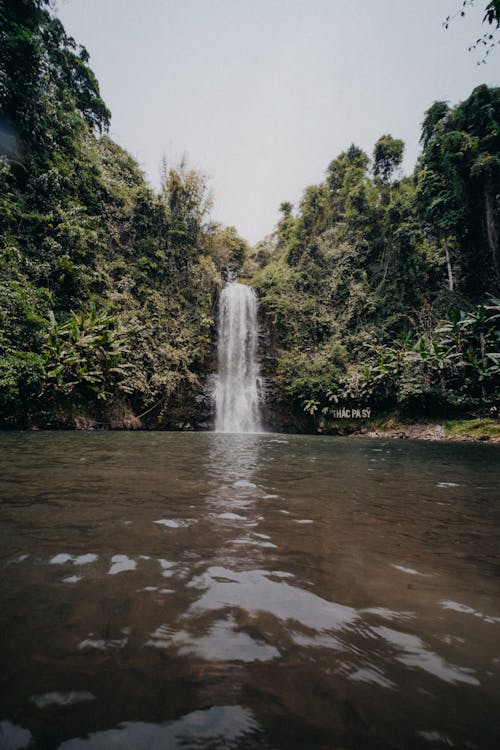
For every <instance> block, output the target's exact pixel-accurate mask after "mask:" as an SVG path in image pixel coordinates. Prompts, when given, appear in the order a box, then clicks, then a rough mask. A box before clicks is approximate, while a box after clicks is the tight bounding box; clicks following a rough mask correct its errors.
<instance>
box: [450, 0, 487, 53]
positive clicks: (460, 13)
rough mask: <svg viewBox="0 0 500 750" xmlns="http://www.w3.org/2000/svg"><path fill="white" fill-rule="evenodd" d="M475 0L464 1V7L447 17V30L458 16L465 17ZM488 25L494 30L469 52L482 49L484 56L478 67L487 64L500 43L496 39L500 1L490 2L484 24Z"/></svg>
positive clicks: (478, 41)
mask: <svg viewBox="0 0 500 750" xmlns="http://www.w3.org/2000/svg"><path fill="white" fill-rule="evenodd" d="M474 2H475V0H462V5H461V7H460V8H459V10H457V12H456V13H455V14H454V15H453V16H447V17H446V19H445V21H444V24H443V25H444V27H445V29H447V28H448V27H449V25H450V22H451V21H452V20H453V19H454V18H456V17H457V16H462V17H463V16H465V13H466V8H467V7H471V6H473V5H474ZM484 23H488V24H489V25H490V26H491V27H492V28H491V30H490V31H486V32H484V34H482V36H480V37H479V38H478V39H476V41H475V42H474V43H473V44H471V46H470V47H469V52H472V51H475V50H477V49H478V48H482V50H483V52H484V55H483V57H482V58H481V59H480V60H478V61H477V65H482V64H484V63H485V62H486V58H487V57H488V56H489V55H490V54H491V52H492V51H493V49H494V48H495V47H496V46H497V44H498V43H499V42H500V40H499V39H498V38H495V35H496V33H497V32H498V30H499V29H500V0H490V2H489V3H488V4H487V5H486V7H485V9H484V16H483V24H484Z"/></svg>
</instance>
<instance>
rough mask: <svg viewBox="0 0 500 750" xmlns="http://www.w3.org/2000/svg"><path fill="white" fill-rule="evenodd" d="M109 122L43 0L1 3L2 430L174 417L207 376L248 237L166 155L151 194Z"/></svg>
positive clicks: (191, 173) (187, 408) (81, 55)
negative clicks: (225, 284)
mask: <svg viewBox="0 0 500 750" xmlns="http://www.w3.org/2000/svg"><path fill="white" fill-rule="evenodd" d="M109 122H110V113H109V111H108V109H107V108H106V105H105V104H104V102H103V101H102V98H101V96H100V92H99V86H98V83H97V81H96V78H95V76H94V74H93V72H92V70H91V69H90V67H89V65H88V54H87V52H86V50H85V49H84V48H82V47H79V46H78V45H77V44H76V42H75V41H74V40H73V39H72V38H71V37H69V36H68V35H67V34H66V32H65V31H64V28H63V26H62V25H61V23H60V21H59V20H58V19H57V17H56V16H55V15H54V13H53V12H52V10H51V7H50V5H49V3H48V2H45V1H44V0H1V2H0V420H1V423H2V424H3V425H4V426H9V425H21V426H23V425H28V424H42V425H45V426H47V425H53V426H58V425H67V426H73V425H74V424H75V420H80V421H82V420H83V423H85V420H87V423H88V424H92V423H98V424H104V425H106V424H107V425H112V426H124V425H125V426H126V425H129V426H134V425H136V424H138V423H139V422H138V420H137V417H138V416H139V415H143V414H144V412H146V413H147V414H146V416H145V417H144V418H143V420H142V423H143V424H168V423H169V420H170V422H172V420H174V421H175V419H181V420H182V418H183V417H184V415H185V414H187V415H188V416H189V414H190V413H191V412H192V411H193V403H194V398H195V396H196V395H197V394H199V392H200V388H201V386H202V382H203V379H204V376H205V372H206V371H207V370H208V369H209V359H210V357H211V356H212V349H213V347H212V345H211V336H212V332H213V328H214V319H213V314H214V300H215V298H216V294H217V290H218V288H219V287H220V285H221V284H222V280H223V276H224V275H225V273H226V271H227V269H228V268H230V267H232V266H234V265H238V264H239V262H240V259H241V257H242V256H243V255H244V254H245V252H246V245H245V243H244V241H243V240H241V239H240V238H239V237H238V235H237V234H236V231H235V230H234V229H232V228H229V229H222V228H221V227H218V226H215V225H213V224H210V222H209V220H208V210H209V208H210V195H209V192H208V190H207V183H206V179H205V177H204V176H203V175H201V174H200V173H198V172H197V171H196V170H193V169H191V168H190V167H189V165H188V164H187V163H186V161H185V160H183V161H182V162H181V163H180V164H179V165H166V164H163V165H162V186H161V190H160V192H159V193H158V194H157V193H155V192H154V191H153V190H152V189H151V188H150V187H149V186H148V185H147V183H146V182H145V180H144V177H143V175H142V173H141V171H140V170H139V168H138V166H137V164H136V163H135V162H134V160H133V159H132V158H131V157H130V156H129V154H127V152H126V151H124V150H123V149H122V148H120V147H119V146H118V145H117V144H116V143H114V142H113V141H112V140H111V139H110V138H109V137H108V136H107V135H106V131H107V129H108V126H109ZM148 420H149V421H148Z"/></svg>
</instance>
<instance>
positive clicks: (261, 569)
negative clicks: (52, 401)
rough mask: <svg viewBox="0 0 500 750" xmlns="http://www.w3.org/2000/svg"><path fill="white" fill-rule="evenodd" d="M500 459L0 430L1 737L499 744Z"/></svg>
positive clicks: (161, 742)
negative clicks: (499, 497)
mask: <svg viewBox="0 0 500 750" xmlns="http://www.w3.org/2000/svg"><path fill="white" fill-rule="evenodd" d="M499 458H500V447H498V446H488V445H460V444H457V443H453V444H450V443H417V442H412V441H404V442H399V441H397V442H394V441H379V440H363V439H345V438H339V439H336V438H331V437H308V436H306V437H304V436H281V435H255V436H253V435H223V434H214V433H212V434H210V433H204V434H200V433H198V434H179V433H134V434H132V433H43V432H41V433H30V434H27V433H9V434H5V433H4V434H2V435H0V487H1V504H0V509H1V510H0V518H1V524H0V542H1V547H0V550H1V552H0V554H1V558H0V567H1V589H2V591H1V601H0V629H1V633H0V638H1V640H0V650H1V654H0V666H1V669H0V748H1V749H2V750H21V749H22V748H30V749H32V748H36V749H37V750H42V749H43V750H55V749H56V748H59V749H60V750H108V748H109V749H111V748H112V749H113V750H125V748H127V749H128V750H156V749H157V748H158V750H165V749H169V748H172V749H174V750H175V749H177V748H178V749H179V750H180V749H181V748H182V749H183V750H184V749H190V748H204V749H205V748H208V749H209V750H211V749H212V748H213V749H219V748H231V749H232V748H259V749H264V750H271V749H272V748H275V749H277V750H281V748H283V749H285V748H286V749H287V750H289V749H290V750H295V749H296V748H301V749H305V750H320V749H321V750H334V749H335V748H338V749H339V750H340V749H341V748H343V749H345V750H351V749H352V750H354V749H356V750H359V749H361V750H362V749H363V748H368V749H371V748H377V749H378V748H380V749H382V748H383V749H384V750H385V749H386V748H388V749H391V748H404V749H406V748H425V749H428V750H433V748H453V747H455V748H470V750H474V749H475V748H478V749H481V750H483V748H488V749H489V748H491V749H492V750H493V749H494V750H497V748H498V747H500V586H499V582H500V577H499V574H500V503H499V502H498V495H497V491H498V486H499V484H500V483H499V479H500V461H499Z"/></svg>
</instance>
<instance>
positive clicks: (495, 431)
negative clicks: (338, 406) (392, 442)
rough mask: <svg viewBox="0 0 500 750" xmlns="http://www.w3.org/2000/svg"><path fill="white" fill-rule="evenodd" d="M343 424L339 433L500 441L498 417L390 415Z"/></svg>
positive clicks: (376, 436) (377, 436)
mask: <svg viewBox="0 0 500 750" xmlns="http://www.w3.org/2000/svg"><path fill="white" fill-rule="evenodd" d="M350 427H352V423H351V426H346V427H345V428H344V429H343V430H342V428H340V429H341V430H342V431H341V432H340V434H345V435H352V436H354V437H375V438H391V439H400V440H405V439H409V440H451V441H460V442H488V443H500V421H499V420H497V419H453V420H442V421H429V420H423V419H422V420H414V421H411V422H410V421H407V422H406V421H403V420H399V419H395V418H393V417H391V418H388V419H386V420H381V421H380V423H376V424H373V423H372V424H370V425H363V426H361V427H360V426H356V427H353V428H352V429H350Z"/></svg>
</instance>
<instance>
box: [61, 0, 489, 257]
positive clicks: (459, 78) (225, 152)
mask: <svg viewBox="0 0 500 750" xmlns="http://www.w3.org/2000/svg"><path fill="white" fill-rule="evenodd" d="M460 5H461V0H357V1H356V2H353V1H352V0H142V2H139V0H58V10H57V12H58V15H59V17H60V18H61V20H62V22H63V23H64V26H65V27H66V30H67V31H68V32H69V33H70V34H71V35H72V36H74V37H75V39H76V41H77V42H78V43H80V44H83V45H84V46H85V47H86V48H87V50H88V51H89V53H90V55H91V60H90V64H91V66H92V68H93V70H94V71H95V73H96V75H97V77H98V80H99V83H100V86H101V92H102V95H103V98H104V100H105V102H106V104H107V105H108V107H109V108H110V109H111V112H112V122H111V130H110V135H111V137H112V138H113V139H114V140H116V141H117V142H118V143H119V144H120V145H121V146H123V147H125V148H126V149H128V150H129V151H130V152H131V153H132V154H133V156H134V157H135V158H136V159H137V161H138V162H139V165H140V166H141V168H142V169H143V170H144V172H145V174H146V176H147V178H148V180H149V182H150V183H151V184H152V185H153V186H154V187H158V184H159V165H160V161H161V158H162V156H163V154H165V155H166V157H167V159H168V160H169V162H176V161H178V160H179V158H180V157H181V156H182V154H183V153H186V154H187V156H188V159H189V162H190V164H191V165H192V166H194V167H196V168H197V169H200V170H202V171H203V172H205V173H206V174H207V175H208V176H209V178H210V185H211V188H212V190H213V192H214V196H215V207H214V211H213V215H214V218H215V219H216V220H219V221H221V222H222V223H224V224H228V225H229V224H233V225H234V226H236V228H237V229H238V231H239V232H240V234H242V236H243V237H245V238H246V239H247V240H248V241H250V242H252V243H253V242H256V241H257V240H259V239H262V238H263V237H264V235H266V234H267V233H269V232H270V231H271V230H272V229H273V226H274V225H275V223H276V221H277V218H278V207H279V204H280V203H281V202H282V201H284V200H289V201H291V202H293V203H295V204H296V203H297V202H298V201H299V200H300V197H301V194H302V192H303V190H304V188H305V187H306V186H307V185H308V184H311V183H317V182H319V181H321V180H322V179H323V177H324V173H325V169H326V167H327V166H328V164H329V162H330V161H331V160H332V159H333V158H335V156H337V155H338V154H339V153H340V152H341V151H342V150H344V149H345V148H347V147H348V146H349V145H350V144H351V143H356V144H357V145H359V146H361V147H362V148H363V149H365V150H366V151H367V152H368V153H369V154H371V152H372V150H373V145H374V143H375V141H376V140H377V139H378V138H379V137H380V136H381V135H382V134H384V133H390V134H391V135H393V136H394V137H395V138H402V139H403V140H404V141H405V143H406V158H405V170H406V172H409V171H411V170H412V168H413V166H414V164H415V160H416V157H417V154H418V138H419V130H420V123H421V121H422V118H423V114H424V111H425V110H426V109H427V108H428V107H429V106H430V105H431V104H432V102H433V101H435V100H436V99H445V100H447V101H449V102H450V103H451V104H456V103H457V102H458V101H461V100H462V99H464V98H465V97H467V96H468V95H469V94H470V92H471V91H472V89H473V88H474V87H475V86H477V85H478V84H480V83H487V84H489V85H498V84H499V71H500V49H498V48H497V49H496V50H495V51H494V53H493V54H492V57H491V60H490V62H488V64H487V65H481V66H477V65H476V60H477V59H478V56H477V54H476V55H474V54H471V53H469V52H468V51H467V47H468V46H469V45H470V44H471V43H472V42H473V41H474V40H475V39H476V38H477V37H478V36H479V35H480V34H481V33H483V31H485V28H484V27H482V25H481V19H482V16H483V14H484V6H485V5H486V0H477V2H476V7H475V8H473V9H467V14H466V17H465V18H460V17H458V18H456V19H455V20H454V21H453V23H452V24H451V26H450V28H449V29H448V30H445V29H444V28H443V26H442V23H443V20H444V19H445V18H446V16H447V15H449V14H451V13H455V12H456V11H457V9H459V7H460Z"/></svg>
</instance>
